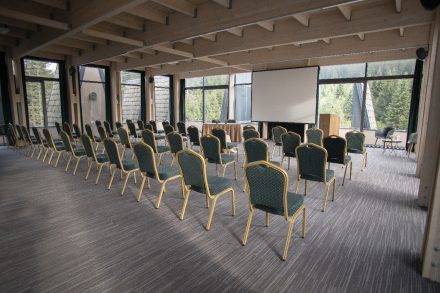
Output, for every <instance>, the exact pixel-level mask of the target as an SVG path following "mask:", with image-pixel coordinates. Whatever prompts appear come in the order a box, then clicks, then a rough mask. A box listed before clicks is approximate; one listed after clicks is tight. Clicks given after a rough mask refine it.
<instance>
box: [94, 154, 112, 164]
mask: <svg viewBox="0 0 440 293" xmlns="http://www.w3.org/2000/svg"><path fill="white" fill-rule="evenodd" d="M96 160H97V161H98V163H106V162H108V161H109V158H108V156H107V154H98V155H96Z"/></svg>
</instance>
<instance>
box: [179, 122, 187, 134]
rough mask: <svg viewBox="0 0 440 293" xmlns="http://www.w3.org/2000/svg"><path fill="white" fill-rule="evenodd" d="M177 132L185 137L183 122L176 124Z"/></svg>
mask: <svg viewBox="0 0 440 293" xmlns="http://www.w3.org/2000/svg"><path fill="white" fill-rule="evenodd" d="M177 130H178V131H179V133H180V134H182V135H183V136H186V126H185V122H183V121H179V122H177Z"/></svg>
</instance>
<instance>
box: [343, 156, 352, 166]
mask: <svg viewBox="0 0 440 293" xmlns="http://www.w3.org/2000/svg"><path fill="white" fill-rule="evenodd" d="M350 161H351V157H350V156H349V155H345V157H344V163H345V164H348V163H350Z"/></svg>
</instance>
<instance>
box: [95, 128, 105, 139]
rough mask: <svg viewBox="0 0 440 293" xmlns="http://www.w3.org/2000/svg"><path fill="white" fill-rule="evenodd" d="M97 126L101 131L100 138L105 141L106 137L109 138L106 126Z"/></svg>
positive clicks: (99, 131)
mask: <svg viewBox="0 0 440 293" xmlns="http://www.w3.org/2000/svg"><path fill="white" fill-rule="evenodd" d="M96 128H97V129H98V133H99V138H100V139H101V140H102V141H104V139H106V138H107V132H105V129H104V127H102V126H96Z"/></svg>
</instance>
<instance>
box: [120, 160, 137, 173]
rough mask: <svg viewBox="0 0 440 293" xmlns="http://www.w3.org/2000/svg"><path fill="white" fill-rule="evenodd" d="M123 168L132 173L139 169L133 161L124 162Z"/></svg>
mask: <svg viewBox="0 0 440 293" xmlns="http://www.w3.org/2000/svg"><path fill="white" fill-rule="evenodd" d="M122 166H123V167H124V170H125V171H131V170H134V169H136V168H137V166H136V163H135V162H134V161H133V160H128V159H127V160H122Z"/></svg>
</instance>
